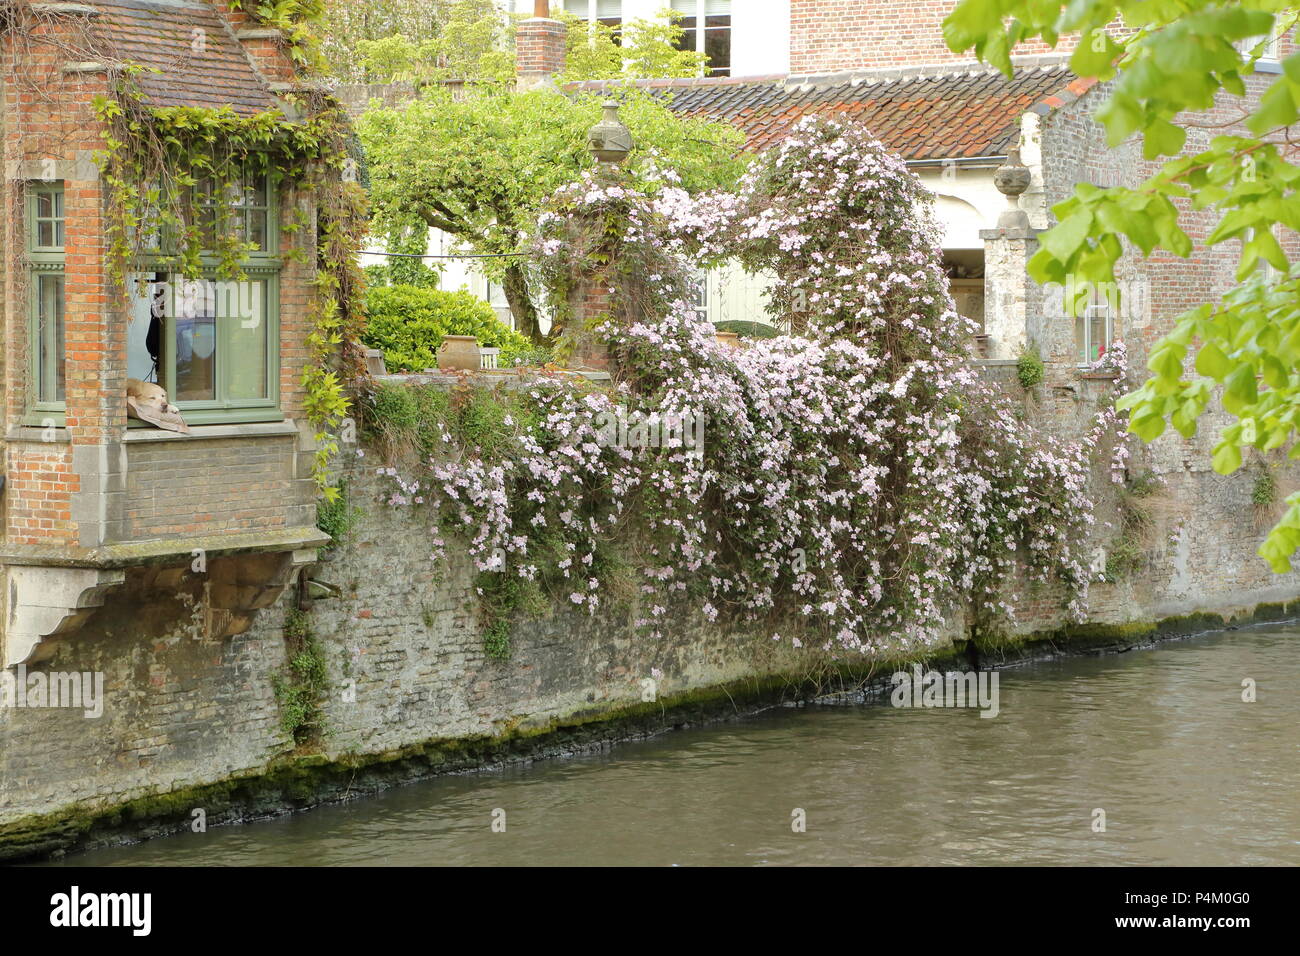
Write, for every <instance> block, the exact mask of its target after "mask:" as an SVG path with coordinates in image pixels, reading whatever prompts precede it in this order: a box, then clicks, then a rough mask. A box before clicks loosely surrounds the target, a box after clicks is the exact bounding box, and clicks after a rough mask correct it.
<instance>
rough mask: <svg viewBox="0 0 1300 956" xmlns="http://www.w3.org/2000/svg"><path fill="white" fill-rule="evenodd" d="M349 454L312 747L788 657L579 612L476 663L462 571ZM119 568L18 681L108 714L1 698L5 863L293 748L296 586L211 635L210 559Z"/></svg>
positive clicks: (620, 696)
mask: <svg viewBox="0 0 1300 956" xmlns="http://www.w3.org/2000/svg"><path fill="white" fill-rule="evenodd" d="M372 455H373V453H372ZM362 461H363V460H361V459H357V460H355V461H354V465H353V467H352V468H351V469H350V470H349V471H348V472H347V473H345V475H344V477H345V478H346V479H347V481H348V485H349V488H350V493H349V500H350V502H351V504H352V506H353V507H355V508H357V509H359V510H360V511H361V513H362V515H361V520H360V521H359V523H358V525H357V527H356V528H355V529H354V530H353V532H352V533H351V535H350V537H349V540H348V543H347V545H346V546H345V547H342V548H340V549H338V550H337V551H336V552H335V553H334V554H332V555H327V558H328V560H326V561H324V562H323V563H322V564H321V565H319V566H318V567H317V568H316V570H315V571H313V572H312V574H313V576H314V577H316V578H318V579H319V580H321V581H324V582H327V583H329V584H331V585H335V586H337V587H338V588H339V589H340V591H341V596H339V597H337V598H332V599H329V600H322V601H317V602H314V604H313V605H312V609H311V612H310V620H311V622H312V627H313V631H314V633H315V635H316V637H317V639H318V641H319V644H320V647H321V650H322V652H323V656H324V658H325V661H326V665H327V668H328V672H329V676H330V681H331V684H332V690H331V693H330V694H329V696H328V698H327V700H326V701H325V705H324V714H325V722H326V725H327V728H328V730H327V733H326V735H325V736H324V738H323V739H322V741H321V742H320V747H319V748H312V749H313V750H316V749H319V751H320V752H321V753H323V754H325V755H326V756H327V757H328V758H343V757H345V756H349V755H351V756H355V755H362V754H364V755H376V756H382V755H390V754H391V753H393V752H395V751H397V750H399V749H400V748H403V747H409V746H411V745H414V744H419V743H421V742H426V741H430V740H440V739H447V738H453V739H460V740H467V739H471V738H480V737H484V736H494V735H502V734H515V735H518V734H524V733H531V732H533V731H534V730H536V729H538V728H546V727H547V726H548V725H550V724H551V723H552V722H554V723H563V722H564V721H565V720H566V719H570V720H571V719H573V718H575V715H587V714H591V713H593V712H599V711H602V710H604V711H610V710H617V709H620V708H628V707H633V706H636V705H641V704H643V703H645V700H644V698H646V697H647V696H649V697H652V698H654V699H658V700H664V699H667V700H672V699H675V698H681V697H683V695H685V696H689V695H690V694H691V693H692V692H697V691H700V690H702V689H704V688H717V687H718V686H719V685H724V684H727V683H728V682H733V681H738V680H742V679H745V678H749V677H753V676H754V675H760V674H766V673H769V672H773V671H785V670H789V669H791V667H792V665H790V664H789V662H784V663H782V662H781V661H779V660H778V659H777V657H776V656H775V655H776V654H777V653H778V652H777V651H775V650H774V649H773V648H769V647H766V646H763V645H760V644H756V643H754V642H751V641H748V640H747V639H745V638H744V637H743V636H740V635H734V634H725V633H722V632H720V631H719V630H717V629H716V628H706V627H704V626H703V622H701V624H700V626H694V625H692V624H689V623H686V624H684V625H683V626H682V627H681V628H680V629H679V631H678V632H677V633H676V634H675V635H674V636H673V637H672V638H671V639H666V640H665V641H663V642H660V643H655V644H647V643H646V642H644V641H642V640H638V639H637V638H636V637H635V636H634V634H633V629H632V627H631V626H630V624H629V621H630V618H626V617H617V618H609V617H605V618H602V619H595V620H593V619H589V618H586V617H585V616H574V615H564V616H560V617H557V618H555V619H554V620H551V621H542V622H538V623H537V624H535V625H533V626H528V627H522V628H519V629H517V631H518V632H517V633H516V635H515V636H514V641H513V644H514V651H513V656H512V657H511V659H510V660H507V661H498V660H493V659H490V658H488V656H487V655H486V654H485V652H484V649H483V643H482V640H481V637H480V631H479V626H478V622H477V615H476V605H475V595H474V590H473V578H472V574H471V570H470V568H469V567H468V566H467V565H466V564H465V563H463V562H461V563H453V564H452V565H451V566H446V565H435V564H434V563H433V562H431V561H430V557H429V531H428V529H427V528H426V527H424V525H423V524H422V523H421V522H420V521H419V520H417V517H418V516H417V515H414V514H413V513H411V512H408V511H404V510H403V511H399V510H396V509H393V508H390V507H388V506H387V505H386V504H385V503H384V500H385V499H386V497H387V494H388V493H389V492H390V490H391V489H389V488H387V486H386V485H385V481H386V480H385V479H381V478H379V477H377V476H375V475H374V474H373V472H374V469H373V467H364V468H363V467H361V464H362ZM364 461H365V463H366V464H367V465H369V464H370V463H371V461H372V459H371V458H367V459H364ZM129 574H130V576H129V578H128V581H127V584H126V586H124V587H121V588H118V589H115V590H114V591H113V592H111V593H110V595H109V597H108V599H107V602H106V603H105V605H104V606H103V607H102V608H101V609H100V610H98V611H97V612H96V613H95V615H94V617H93V618H91V620H90V621H89V623H88V624H87V625H86V626H85V627H84V628H83V629H82V630H81V631H79V632H78V633H76V634H75V635H73V636H70V637H68V638H65V639H63V640H60V641H57V642H55V644H54V654H53V656H52V657H51V658H50V659H49V660H47V661H44V662H42V663H41V664H39V665H31V666H30V667H29V668H28V669H27V671H26V672H25V673H27V674H29V675H31V674H36V673H45V674H54V673H70V672H79V673H82V672H99V673H102V674H103V681H104V698H105V699H104V702H103V705H102V711H103V712H102V716H99V717H93V718H87V717H86V716H84V715H83V712H82V709H72V708H63V709H22V708H14V707H12V706H0V856H3V855H5V854H6V853H7V852H11V851H12V847H10V850H6V849H5V846H6V845H8V844H9V843H10V842H11V838H12V836H13V832H12V831H13V827H14V825H15V823H16V822H17V821H24V818H27V820H28V822H30V818H31V817H33V815H42V814H55V816H56V818H57V819H53V820H46V821H43V822H41V823H40V824H38V825H37V827H36V829H37V830H41V829H50V828H52V829H54V830H55V831H58V832H63V831H62V830H61V829H60V828H62V827H66V825H67V818H68V817H69V814H66V813H65V814H63V815H60V814H59V811H68V810H70V808H73V807H74V805H76V809H75V811H74V812H73V813H72V814H71V815H70V816H71V818H72V819H75V820H78V821H81V822H86V823H88V821H89V819H90V817H92V816H93V815H94V810H95V808H102V807H113V806H118V805H122V804H125V803H128V802H129V801H132V800H136V801H138V800H140V799H141V798H146V797H149V796H152V795H156V794H158V793H166V792H169V791H182V792H184V791H190V790H193V789H194V788H201V787H203V786H204V785H206V784H212V783H215V782H219V781H226V780H230V779H231V778H238V777H241V776H249V775H256V774H258V773H260V772H262V771H265V770H266V769H268V767H269V766H271V765H272V764H273V763H274V762H275V761H276V760H277V759H278V758H291V757H293V756H294V754H293V751H294V745H293V741H292V739H291V737H290V735H289V734H288V733H287V732H286V731H285V729H284V728H282V727H281V723H280V708H279V705H278V703H277V700H276V695H275V690H274V687H273V682H274V679H275V676H276V675H278V674H281V673H283V672H284V670H285V666H286V643H285V639H284V636H283V623H284V620H285V616H286V613H287V612H288V610H289V609H290V608H291V607H293V606H294V604H295V602H296V600H297V595H296V593H294V592H293V591H292V590H291V591H289V592H287V593H286V594H285V595H284V596H283V597H282V598H281V599H280V601H279V602H278V603H277V604H275V605H274V606H273V607H271V608H269V609H267V610H265V611H263V612H261V613H260V614H259V616H258V618H257V619H256V621H255V623H254V625H253V626H252V627H251V628H250V629H249V630H247V631H246V632H245V633H242V634H239V635H238V636H235V637H225V638H223V637H220V636H219V635H220V634H221V633H222V628H221V626H220V622H219V621H218V622H217V623H216V624H215V625H214V619H213V617H214V616H213V613H212V608H211V607H210V604H211V599H212V594H211V592H212V590H213V584H212V580H211V579H212V578H213V577H214V570H213V568H212V567H211V566H210V567H209V568H208V569H207V570H206V571H205V572H204V573H194V572H193V571H188V570H187V571H185V572H184V573H183V574H181V575H180V579H179V580H161V581H160V580H154V581H150V580H149V579H148V577H147V575H146V574H145V573H144V572H141V571H132V572H129ZM10 673H13V672H10ZM650 682H653V683H650ZM582 719H586V718H585V717H582ZM195 805H196V806H210V804H209V803H197V804H195ZM179 810H180V811H183V813H182V814H181V815H182V817H187V816H188V809H187V808H185V807H182V808H179ZM83 813H85V814H86V815H85V816H81V814H83ZM23 826H25V824H23V825H20V827H19V829H20V830H22V829H23ZM23 832H26V831H25V830H24V831H23Z"/></svg>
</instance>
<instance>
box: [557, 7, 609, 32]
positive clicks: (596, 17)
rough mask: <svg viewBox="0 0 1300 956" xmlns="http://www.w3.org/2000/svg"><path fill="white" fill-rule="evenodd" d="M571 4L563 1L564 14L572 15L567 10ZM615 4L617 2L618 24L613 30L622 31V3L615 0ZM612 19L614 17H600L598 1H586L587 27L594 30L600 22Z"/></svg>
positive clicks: (570, 11)
mask: <svg viewBox="0 0 1300 956" xmlns="http://www.w3.org/2000/svg"><path fill="white" fill-rule="evenodd" d="M571 2H572V0H564V10H565V12H566V13H572V12H573V11H572V10H570V9H569V4H570V3H571ZM617 2H618V14H617V17H618V24H619V25H618V26H617V27H615V28H614V29H616V30H620V29H622V27H623V2H622V0H617ZM613 19H614V17H602V16H600V0H587V16H586V20H587V25H588V26H590V27H592V28H593V29H594V28H595V26H596V24H598V23H600V22H601V21H602V20H613Z"/></svg>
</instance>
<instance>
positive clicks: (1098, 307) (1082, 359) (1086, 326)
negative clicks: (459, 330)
mask: <svg viewBox="0 0 1300 956" xmlns="http://www.w3.org/2000/svg"><path fill="white" fill-rule="evenodd" d="M1099 315H1103V316H1104V317H1105V322H1104V330H1103V335H1102V338H1103V341H1102V342H1100V343H1097V342H1094V341H1093V340H1092V322H1093V319H1095V318H1096V317H1097V316H1099ZM1075 322H1082V323H1083V354H1082V355H1080V356H1079V366H1080V367H1081V368H1087V367H1088V366H1090V365H1092V364H1093V363H1094V362H1100V361H1101V359H1102V358H1103V356H1105V354H1106V353H1105V352H1104V351H1103V352H1097V346H1098V345H1099V344H1100V345H1101V347H1102V348H1103V349H1109V348H1110V346H1111V343H1112V342H1114V341H1115V313H1114V310H1112V309H1111V307H1110V301H1109V300H1106V301H1103V302H1100V303H1097V302H1093V303H1089V304H1088V305H1086V306H1084V309H1083V312H1081V313H1080V314H1079V317H1078V318H1077V319H1075ZM1094 352H1097V354H1096V357H1095V358H1092V357H1090V356H1092V355H1093V353H1094Z"/></svg>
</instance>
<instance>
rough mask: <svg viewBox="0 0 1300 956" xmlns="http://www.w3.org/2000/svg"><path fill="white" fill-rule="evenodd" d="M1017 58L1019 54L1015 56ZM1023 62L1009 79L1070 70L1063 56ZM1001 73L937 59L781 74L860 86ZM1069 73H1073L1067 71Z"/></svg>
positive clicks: (788, 81)
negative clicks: (916, 63)
mask: <svg viewBox="0 0 1300 956" xmlns="http://www.w3.org/2000/svg"><path fill="white" fill-rule="evenodd" d="M1017 59H1020V58H1017ZM1023 59H1025V60H1026V61H1027V62H1017V61H1016V59H1013V60H1012V62H1011V66H1012V70H1013V74H1014V75H1013V77H1012V78H1013V79H1015V78H1019V77H1020V76H1023V75H1024V74H1027V73H1061V74H1067V73H1070V72H1071V71H1070V68H1069V62H1068V59H1067V58H1063V57H1052V58H1050V59H1048V58H1042V59H1041V60H1040V58H1037V57H1034V58H1029V57H1026V58H1023ZM994 75H996V76H1002V75H1003V74H1002V71H1001V70H999V69H998V68H997V67H995V66H991V65H989V64H987V63H974V62H971V63H937V64H928V65H920V66H905V67H885V68H872V69H866V68H864V69H857V70H839V71H836V72H834V73H803V74H791V75H789V76H787V77H785V83H784V85H785V86H787V87H801V86H814V87H822V86H848V85H851V86H861V85H863V84H867V85H875V84H877V83H896V82H899V81H910V80H923V79H943V78H945V77H965V76H994ZM1071 75H1073V74H1071Z"/></svg>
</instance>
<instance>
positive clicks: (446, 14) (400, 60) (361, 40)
mask: <svg viewBox="0 0 1300 956" xmlns="http://www.w3.org/2000/svg"><path fill="white" fill-rule="evenodd" d="M506 26H507V21H506V17H505V15H504V14H502V13H501V12H500V11H499V10H498V9H497V6H496V3H495V2H494V0H365V2H364V3H359V2H341V0H334V2H331V3H329V4H328V5H327V6H326V8H325V15H324V19H323V22H322V24H321V31H320V33H321V52H322V54H323V55H324V57H325V59H326V61H327V62H328V64H329V68H330V71H331V72H332V73H333V74H334V75H335V76H336V77H338V78H339V79H341V80H345V81H347V82H353V83H365V82H390V81H391V80H393V79H394V78H406V79H412V80H413V79H415V71H414V69H413V68H414V65H415V64H417V63H427V64H431V65H433V66H441V67H443V68H445V69H448V70H455V69H466V68H467V67H466V65H465V64H466V62H467V61H472V60H475V59H477V57H479V56H483V55H487V54H489V53H493V52H496V51H499V50H502V49H504V47H505V44H506V43H507V42H508V39H507V36H506ZM449 28H450V35H448V30H449ZM467 33H471V34H473V35H472V36H470V37H467V36H466V34H467ZM466 40H469V42H465V41H466ZM455 41H459V43H457V42H455ZM448 54H450V55H451V56H452V57H453V59H454V61H455V62H453V63H447V62H446V60H445V59H444V57H445V56H446V55H448ZM484 68H485V69H487V70H488V71H489V72H491V71H492V70H493V69H494V68H495V64H492V63H491V62H489V63H487V64H485V65H484ZM408 73H409V74H410V75H409V76H408V75H406V74H408Z"/></svg>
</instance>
